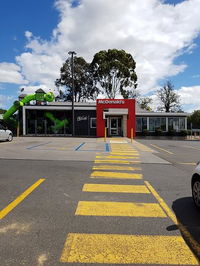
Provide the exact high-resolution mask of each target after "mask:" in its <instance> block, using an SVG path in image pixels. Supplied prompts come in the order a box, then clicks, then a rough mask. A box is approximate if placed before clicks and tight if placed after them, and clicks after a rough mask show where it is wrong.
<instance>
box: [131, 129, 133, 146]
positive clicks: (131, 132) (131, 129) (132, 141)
mask: <svg viewBox="0 0 200 266" xmlns="http://www.w3.org/2000/svg"><path fill="white" fill-rule="evenodd" d="M131 143H133V128H131Z"/></svg>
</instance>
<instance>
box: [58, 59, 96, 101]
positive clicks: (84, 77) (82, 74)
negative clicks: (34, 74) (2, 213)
mask: <svg viewBox="0 0 200 266" xmlns="http://www.w3.org/2000/svg"><path fill="white" fill-rule="evenodd" d="M55 84H56V86H57V87H59V86H65V92H63V91H62V90H60V95H59V97H60V98H61V99H64V100H65V101H71V100H72V71H71V59H70V58H68V59H67V60H66V61H65V63H64V64H63V66H62V67H61V69H60V78H59V79H57V80H56V81H55ZM97 95H98V89H97V88H96V87H95V86H93V78H92V73H91V71H90V64H89V63H87V62H86V61H85V59H84V58H82V57H74V101H75V102H81V101H85V100H86V99H92V100H95V99H96V97H97Z"/></svg>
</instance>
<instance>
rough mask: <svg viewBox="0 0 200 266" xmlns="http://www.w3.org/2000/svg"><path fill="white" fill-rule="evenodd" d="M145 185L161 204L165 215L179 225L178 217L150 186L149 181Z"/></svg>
mask: <svg viewBox="0 0 200 266" xmlns="http://www.w3.org/2000/svg"><path fill="white" fill-rule="evenodd" d="M144 183H145V185H146V186H147V187H148V189H149V190H150V191H151V193H152V194H153V196H154V197H155V198H156V199H157V201H158V202H159V204H160V206H161V207H162V208H163V210H164V211H165V213H166V214H167V215H168V216H169V217H170V218H171V220H172V221H173V222H174V223H175V224H178V222H177V219H176V216H175V215H174V213H173V212H172V211H171V209H170V208H169V207H168V206H167V204H166V203H165V201H164V200H163V199H162V198H161V197H160V195H159V194H158V193H157V192H156V190H155V189H154V188H153V187H152V186H151V185H150V183H149V182H148V181H144Z"/></svg>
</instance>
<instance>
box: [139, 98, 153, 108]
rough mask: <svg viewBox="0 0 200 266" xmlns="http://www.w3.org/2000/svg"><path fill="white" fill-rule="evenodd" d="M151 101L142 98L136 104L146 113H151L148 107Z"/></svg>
mask: <svg viewBox="0 0 200 266" xmlns="http://www.w3.org/2000/svg"><path fill="white" fill-rule="evenodd" d="M152 101H153V100H152V99H151V98H149V97H143V98H140V99H139V101H138V103H139V105H140V107H141V108H142V109H144V110H147V111H152V109H151V107H150V106H149V105H150V104H151V103H152Z"/></svg>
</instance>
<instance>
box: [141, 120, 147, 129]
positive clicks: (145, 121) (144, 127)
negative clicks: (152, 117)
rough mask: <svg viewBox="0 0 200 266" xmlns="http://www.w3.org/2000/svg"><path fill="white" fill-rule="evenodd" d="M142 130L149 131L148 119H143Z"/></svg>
mask: <svg viewBox="0 0 200 266" xmlns="http://www.w3.org/2000/svg"><path fill="white" fill-rule="evenodd" d="M142 130H147V118H146V117H143V118H142Z"/></svg>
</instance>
